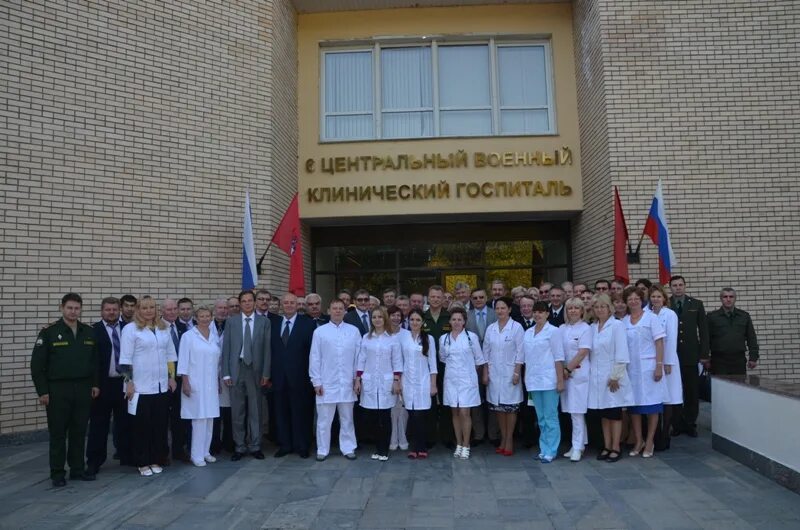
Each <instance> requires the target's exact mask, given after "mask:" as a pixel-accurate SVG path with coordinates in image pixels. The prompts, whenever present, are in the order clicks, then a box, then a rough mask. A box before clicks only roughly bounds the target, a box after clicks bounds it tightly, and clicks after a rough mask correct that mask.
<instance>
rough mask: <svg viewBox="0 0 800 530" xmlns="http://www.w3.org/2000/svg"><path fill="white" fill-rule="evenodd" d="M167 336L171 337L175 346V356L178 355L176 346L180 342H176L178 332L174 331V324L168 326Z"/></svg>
mask: <svg viewBox="0 0 800 530" xmlns="http://www.w3.org/2000/svg"><path fill="white" fill-rule="evenodd" d="M169 335H170V337H172V343H173V344H174V345H175V355H177V354H178V344H180V341H179V340H178V332H177V331H175V323H174V322H173V323H172V324H170V325H169Z"/></svg>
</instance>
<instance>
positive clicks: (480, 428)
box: [466, 288, 500, 445]
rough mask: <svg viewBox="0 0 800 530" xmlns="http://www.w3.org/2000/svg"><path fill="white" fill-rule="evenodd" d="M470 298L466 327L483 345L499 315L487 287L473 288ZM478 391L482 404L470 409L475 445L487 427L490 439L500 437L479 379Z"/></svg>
mask: <svg viewBox="0 0 800 530" xmlns="http://www.w3.org/2000/svg"><path fill="white" fill-rule="evenodd" d="M470 299H471V300H472V304H471V305H472V307H471V308H470V309H469V310H467V326H466V329H467V331H469V332H470V333H474V334H475V335H477V336H478V342H479V343H480V345H481V346H483V337H484V336H485V335H486V328H488V327H489V326H490V325H492V324H494V323H495V322H496V321H497V315H496V314H495V312H494V309H492V308H491V307H489V305H488V304H487V300H486V299H487V295H486V290H485V289H481V288H478V289H473V291H472V293H471V295H470ZM478 391H479V393H480V396H481V404H480V405H479V406H477V407H472V410H471V411H470V415H471V416H472V431H473V442H472V444H473V445H480V444H481V443H483V440H484V438H485V437H486V435H487V427H488V436H489V439H490V440H499V439H500V434H499V431H500V429H499V427H498V425H497V417H496V416H495V415H494V414H491V413H490V412H489V407H488V404H487V403H486V385H484V384H483V383H482V382H480V381H478Z"/></svg>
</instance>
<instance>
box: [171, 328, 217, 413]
mask: <svg viewBox="0 0 800 530" xmlns="http://www.w3.org/2000/svg"><path fill="white" fill-rule="evenodd" d="M221 354H222V348H220V344H219V341H218V338H217V334H216V333H214V332H212V331H209V334H208V339H206V338H205V337H203V335H202V334H201V333H200V330H199V329H198V328H197V326H195V327H193V328H192V329H190V330H189V331H187V332H186V333H184V334H183V336H181V343H180V355H178V372H177V373H178V375H188V376H189V384H190V386H191V387H192V391H191V394H190V395H188V396H187V395H186V394H184V395H182V396H181V418H183V419H187V420H202V419H208V418H217V417H219V359H220V356H221Z"/></svg>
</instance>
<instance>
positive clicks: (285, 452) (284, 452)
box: [272, 449, 291, 458]
mask: <svg viewBox="0 0 800 530" xmlns="http://www.w3.org/2000/svg"><path fill="white" fill-rule="evenodd" d="M289 453H291V451H289V450H288V449H278V450H277V451H275V454H274V455H272V456H273V457H275V458H283V457H284V456H286V455H288V454H289Z"/></svg>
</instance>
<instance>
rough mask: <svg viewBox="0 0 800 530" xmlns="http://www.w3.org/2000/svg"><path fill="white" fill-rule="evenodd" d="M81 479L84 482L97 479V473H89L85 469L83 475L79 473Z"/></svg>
mask: <svg viewBox="0 0 800 530" xmlns="http://www.w3.org/2000/svg"><path fill="white" fill-rule="evenodd" d="M81 480H82V481H84V482H91V481H93V480H97V473H91V472H90V471H89V470H86V471H84V472H83V475H81Z"/></svg>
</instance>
